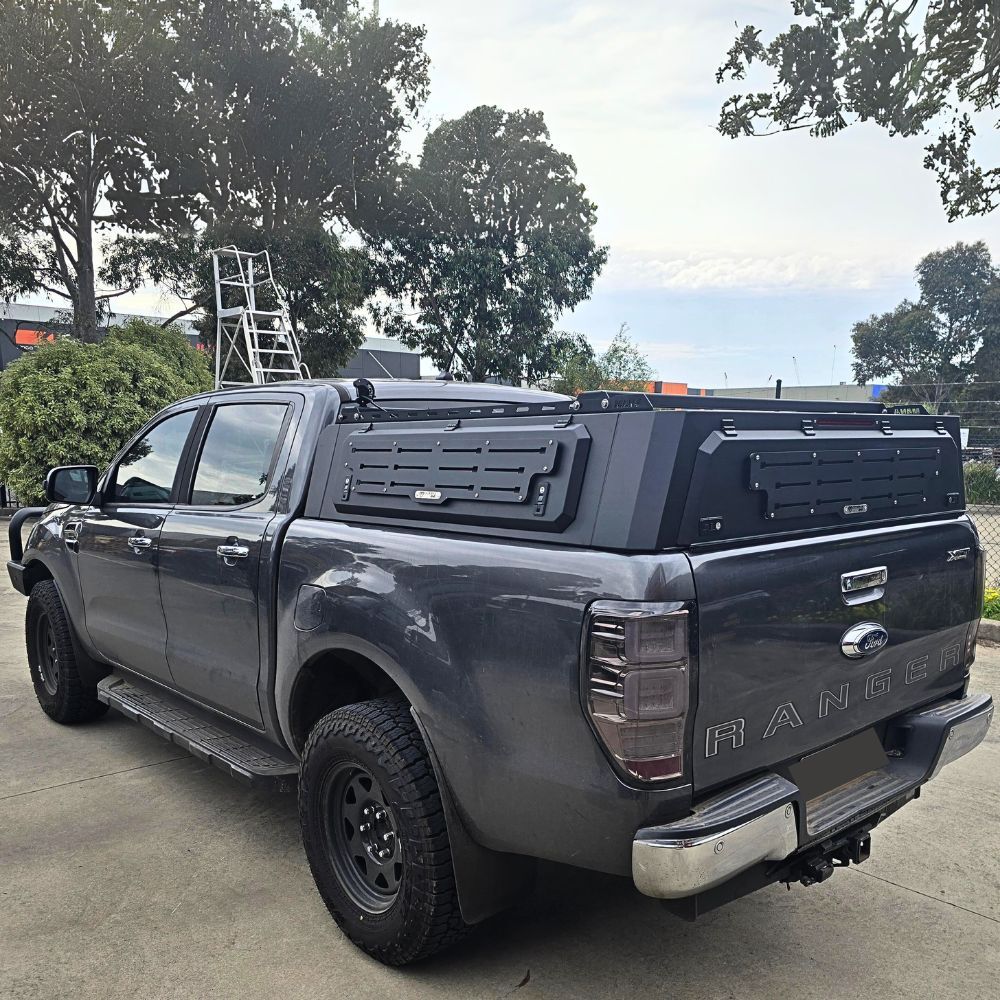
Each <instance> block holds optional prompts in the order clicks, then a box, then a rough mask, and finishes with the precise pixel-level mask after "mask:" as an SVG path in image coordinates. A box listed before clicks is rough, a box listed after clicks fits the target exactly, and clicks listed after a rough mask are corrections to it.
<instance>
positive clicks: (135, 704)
mask: <svg viewBox="0 0 1000 1000" xmlns="http://www.w3.org/2000/svg"><path fill="white" fill-rule="evenodd" d="M97 697H98V698H99V699H100V700H101V701H103V702H104V703H105V704H106V705H110V706H111V707H112V708H114V709H117V710H118V711H119V712H121V713H122V714H123V715H125V716H127V717H128V718H129V719H132V720H133V721H134V722H141V723H142V724H143V725H144V726H146V727H147V728H149V729H152V730H153V732H154V733H156V734H157V735H159V736H162V737H163V738H164V739H165V740H169V741H170V742H171V743H176V744H177V746H179V747H183V748H184V749H185V750H187V751H188V752H189V753H191V754H193V755H194V756H195V757H197V758H198V759H199V760H203V761H205V762H206V763H209V764H214V765H215V766H216V767H218V768H219V769H221V770H222V771H225V772H226V773H227V774H229V775H231V776H232V777H234V778H237V779H238V780H240V781H242V782H244V783H245V784H247V785H251V786H252V787H254V788H270V789H273V790H274V791H291V790H292V789H293V788H294V787H295V783H296V781H297V779H298V773H299V763H298V761H297V760H296V759H295V758H294V757H293V756H292V755H291V754H290V753H289V752H288V751H287V750H282V749H281V748H280V747H276V746H274V745H273V744H271V743H268V742H267V741H266V740H264V739H263V738H261V737H258V736H256V735H255V734H254V733H251V732H249V731H248V730H247V729H245V728H244V727H243V726H241V725H239V724H238V723H235V722H230V721H229V720H228V719H224V718H220V717H219V716H216V715H214V714H213V713H211V712H209V711H207V710H206V709H202V708H199V707H198V706H197V705H192V704H190V703H189V702H186V701H184V700H183V699H182V698H180V697H178V696H177V695H172V694H170V692H168V691H164V690H162V689H161V688H158V687H155V686H154V685H152V684H148V683H144V682H143V681H142V680H139V679H138V678H132V677H129V678H127V679H126V678H125V677H123V676H122V675H121V674H110V675H109V676H108V677H105V678H104V679H103V680H102V681H101V682H100V683H99V684H98V685H97Z"/></svg>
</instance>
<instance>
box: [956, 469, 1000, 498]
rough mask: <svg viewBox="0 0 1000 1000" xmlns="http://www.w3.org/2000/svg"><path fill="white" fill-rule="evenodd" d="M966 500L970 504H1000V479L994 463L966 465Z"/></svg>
mask: <svg viewBox="0 0 1000 1000" xmlns="http://www.w3.org/2000/svg"><path fill="white" fill-rule="evenodd" d="M965 500H966V503H970V504H1000V479H998V478H997V470H996V468H995V467H994V466H993V463H992V462H966V463H965Z"/></svg>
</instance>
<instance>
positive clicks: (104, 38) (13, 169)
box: [0, 0, 428, 365]
mask: <svg viewBox="0 0 1000 1000" xmlns="http://www.w3.org/2000/svg"><path fill="white" fill-rule="evenodd" d="M361 8H362V5H361V4H360V3H359V2H358V0H325V2H312V3H308V2H306V3H302V4H300V5H292V4H280V5H279V4H274V3H271V2H270V0H242V2H240V3H231V2H227V0H170V2H167V0H147V2H144V3H134V2H130V0H87V2H85V3H84V2H81V0H37V2H32V3H26V2H25V0H0V38H2V39H5V40H6V41H7V42H8V43H7V44H5V45H4V46H3V47H2V50H0V94H2V95H3V100H2V101H0V297H7V298H9V297H11V296H12V295H14V294H22V293H24V292H27V291H47V292H49V293H50V294H53V295H57V296H62V297H63V298H66V299H68V300H69V301H70V302H71V303H72V306H73V312H74V330H75V333H76V335H77V336H79V337H81V338H82V339H84V340H88V341H96V339H97V337H98V317H99V314H100V313H101V312H102V311H106V309H107V305H106V298H107V297H109V296H111V295H114V294H119V293H120V292H122V291H128V290H130V289H131V287H132V286H130V285H127V284H126V285H124V286H122V285H119V284H118V283H116V282H109V285H110V289H109V290H108V291H107V292H99V291H98V289H97V284H96V281H95V265H94V262H95V240H96V237H97V234H99V233H100V231H101V230H103V229H108V228H112V229H114V230H115V231H117V232H119V233H120V232H122V231H125V232H128V233H143V234H155V235H157V236H159V237H161V238H162V237H164V235H165V234H174V233H176V232H178V231H183V229H184V226H185V225H186V226H187V227H188V229H189V230H190V231H191V232H193V231H195V229H197V230H199V231H200V230H201V228H202V227H204V226H208V227H209V228H210V229H212V228H219V227H222V228H226V227H233V226H236V225H246V226H255V227H257V228H259V229H262V230H263V231H264V232H265V233H266V234H270V235H272V236H277V235H278V234H280V233H282V232H289V231H291V230H292V229H293V228H294V227H295V226H296V225H297V224H298V223H299V221H300V220H301V219H302V218H311V219H316V220H321V221H323V222H327V221H329V220H331V219H345V220H350V221H351V222H352V223H354V224H357V223H358V222H359V221H362V220H364V219H366V218H372V217H378V216H381V215H382V214H384V210H385V209H384V201H385V199H386V198H387V197H388V195H389V193H391V192H393V191H394V190H395V189H396V187H397V184H396V177H397V172H398V153H399V136H400V133H401V132H402V130H403V129H404V127H405V126H406V124H407V123H408V121H409V120H410V119H411V118H412V117H413V116H414V115H415V113H416V111H417V109H418V107H419V106H420V104H421V103H422V101H423V100H424V98H425V96H426V90H427V67H428V60H427V56H426V54H425V53H424V51H423V40H424V30H423V28H420V27H415V26H413V25H408V24H403V23H399V22H395V21H391V20H377V19H375V18H372V17H370V16H368V15H367V11H362V9H361ZM318 224H319V223H318V222H317V223H316V225H318ZM10 234H17V235H16V236H12V235H10ZM177 239H178V240H179V241H180V242H179V245H178V246H177V247H175V250H179V251H180V252H181V253H183V251H184V250H185V249H190V247H185V245H184V238H183V237H179V238H177ZM174 240H175V238H174V237H173V235H170V236H169V238H166V239H162V240H161V241H160V243H159V244H158V247H157V249H159V250H163V249H164V246H165V245H166V244H170V243H171V242H174ZM146 263H147V264H149V267H150V271H154V270H156V269H157V268H160V269H161V270H163V271H164V273H166V274H167V275H173V276H176V275H177V273H178V263H179V261H178V259H177V255H176V254H174V257H173V259H172V260H169V261H167V262H166V263H162V262H159V263H157V262H151V261H147V262H146ZM113 273H114V268H113V267H112V268H110V269H108V270H106V272H105V275H109V274H113ZM352 273H353V272H352ZM343 275H344V272H343V271H341V272H339V279H338V280H341V281H343V280H344V277H343ZM105 280H107V279H106V277H105ZM346 294H347V290H345V295H346ZM102 297H103V298H102ZM324 297H325V298H329V296H328V295H326V294H325V293H324ZM328 305H329V304H328V303H321V304H320V305H319V306H317V309H320V311H322V312H324V314H325V318H324V320H323V321H322V322H319V323H317V324H313V325H318V326H320V327H323V328H324V329H329V327H330V323H331V322H332V320H330V318H329V317H330V314H331V312H335V311H336V310H335V309H330V308H327V306H328ZM304 308H306V309H308V308H310V307H309V306H304ZM339 323H340V326H341V327H345V326H349V325H350V323H349V321H348V320H347V319H345V318H344V317H340V320H339ZM310 332H312V330H311V328H310ZM306 339H309V338H308V337H307V338H306ZM342 353H343V351H342V349H341V348H338V347H336V346H334V347H333V348H332V349H330V344H328V343H325V342H324V343H320V344H319V345H318V346H316V349H315V351H314V354H315V360H316V363H317V364H319V365H328V364H330V363H331V359H333V361H335V360H336V359H337V358H338V357H340V355H341V354H342Z"/></svg>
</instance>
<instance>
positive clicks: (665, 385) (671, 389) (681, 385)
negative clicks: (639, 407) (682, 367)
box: [646, 382, 705, 396]
mask: <svg viewBox="0 0 1000 1000" xmlns="http://www.w3.org/2000/svg"><path fill="white" fill-rule="evenodd" d="M646 392H659V393H665V394H666V395H668V396H688V395H692V393H691V392H690V391H689V390H688V384H687V382H647V383H646ZM693 394H694V395H696V396H704V395H705V390H704V389H695V390H694V393H693Z"/></svg>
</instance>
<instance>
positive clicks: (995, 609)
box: [983, 587, 1000, 620]
mask: <svg viewBox="0 0 1000 1000" xmlns="http://www.w3.org/2000/svg"><path fill="white" fill-rule="evenodd" d="M983 617H984V618H992V619H994V620H996V619H997V618H1000V589H998V588H997V587H987V588H986V591H985V593H984V594H983Z"/></svg>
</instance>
